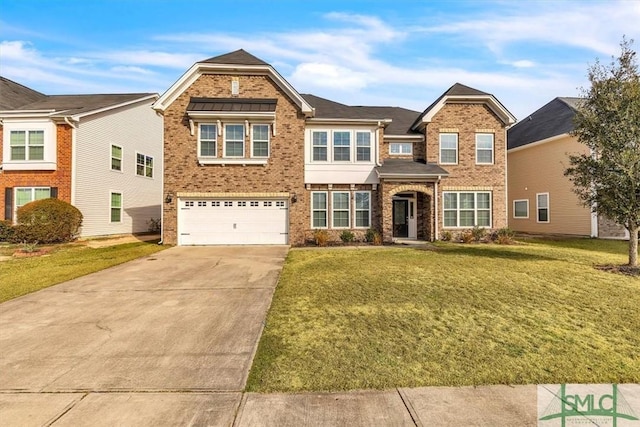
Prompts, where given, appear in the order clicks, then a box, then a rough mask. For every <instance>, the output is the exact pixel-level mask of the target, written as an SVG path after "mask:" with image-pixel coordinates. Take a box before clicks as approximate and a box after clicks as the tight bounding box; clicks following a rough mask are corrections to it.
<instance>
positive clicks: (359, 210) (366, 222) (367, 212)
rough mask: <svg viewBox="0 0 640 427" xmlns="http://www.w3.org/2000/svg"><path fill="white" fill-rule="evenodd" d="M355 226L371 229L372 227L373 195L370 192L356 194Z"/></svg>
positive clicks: (357, 192)
mask: <svg viewBox="0 0 640 427" xmlns="http://www.w3.org/2000/svg"><path fill="white" fill-rule="evenodd" d="M355 217H356V218H355V226H356V228H369V227H370V225H371V193H370V192H369V191H356V192H355Z"/></svg>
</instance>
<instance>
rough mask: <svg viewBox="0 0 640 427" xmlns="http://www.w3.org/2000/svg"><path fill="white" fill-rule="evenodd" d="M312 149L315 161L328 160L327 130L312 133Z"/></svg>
mask: <svg viewBox="0 0 640 427" xmlns="http://www.w3.org/2000/svg"><path fill="white" fill-rule="evenodd" d="M311 140H312V141H311V145H312V147H311V150H312V151H313V153H312V159H313V161H314V162H326V161H327V160H328V159H327V132H312V133H311Z"/></svg>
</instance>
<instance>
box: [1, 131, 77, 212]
mask: <svg viewBox="0 0 640 427" xmlns="http://www.w3.org/2000/svg"><path fill="white" fill-rule="evenodd" d="M2 130H3V128H2V127H1V126H0V163H1V162H2V152H3V133H2ZM71 135H72V129H71V127H70V126H69V125H67V124H58V125H56V170H53V171H4V170H3V171H1V172H0V206H4V204H5V191H4V189H5V188H8V187H10V188H13V187H57V188H58V199H60V200H64V201H65V202H69V203H71V161H72V153H71V140H72V139H71Z"/></svg>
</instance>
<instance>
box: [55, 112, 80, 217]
mask: <svg viewBox="0 0 640 427" xmlns="http://www.w3.org/2000/svg"><path fill="white" fill-rule="evenodd" d="M72 120H73V119H71V117H69V116H65V117H64V122H65V123H66V124H68V125H69V127H70V128H71V204H72V205H74V206H75V204H76V180H77V175H78V167H77V164H78V162H77V157H78V147H77V145H78V142H77V137H78V136H77V134H76V130H77V129H78V125H77V124H74V123H73V121H72ZM56 143H57V137H56ZM56 161H57V160H56Z"/></svg>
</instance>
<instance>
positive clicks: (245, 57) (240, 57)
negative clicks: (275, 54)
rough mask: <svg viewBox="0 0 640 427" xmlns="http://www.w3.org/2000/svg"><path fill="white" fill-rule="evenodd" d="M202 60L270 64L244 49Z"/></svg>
mask: <svg viewBox="0 0 640 427" xmlns="http://www.w3.org/2000/svg"><path fill="white" fill-rule="evenodd" d="M200 62H208V63H210V64H234V65H269V64H267V63H266V62H264V61H263V60H262V59H260V58H256V57H255V56H253V55H251V54H250V53H249V52H247V51H246V50H244V49H238V50H236V51H234V52H229V53H225V54H224V55H219V56H214V57H213V58H209V59H205V60H204V61H200Z"/></svg>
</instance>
